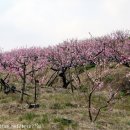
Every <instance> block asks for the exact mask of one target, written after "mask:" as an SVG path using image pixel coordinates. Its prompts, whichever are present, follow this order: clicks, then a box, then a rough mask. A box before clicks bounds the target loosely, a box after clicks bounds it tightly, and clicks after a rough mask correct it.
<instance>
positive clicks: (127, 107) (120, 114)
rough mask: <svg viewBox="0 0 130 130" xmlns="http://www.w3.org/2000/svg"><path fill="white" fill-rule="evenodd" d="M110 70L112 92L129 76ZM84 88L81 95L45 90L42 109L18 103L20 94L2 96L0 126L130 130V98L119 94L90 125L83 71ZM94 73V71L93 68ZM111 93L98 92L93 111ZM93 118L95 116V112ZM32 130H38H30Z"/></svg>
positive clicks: (42, 91) (68, 129) (120, 71)
mask: <svg viewBox="0 0 130 130" xmlns="http://www.w3.org/2000/svg"><path fill="white" fill-rule="evenodd" d="M110 68H111V71H112V72H111V74H112V75H111V76H106V77H105V79H104V80H105V82H106V85H111V86H112V87H113V88H114V87H116V86H118V85H121V84H122V82H123V80H122V79H123V78H122V77H124V75H125V73H126V72H129V71H130V70H129V69H126V68H124V67H122V68H120V69H119V68H117V69H115V68H114V67H113V66H112V67H110ZM80 69H81V70H79V71H80V72H81V75H80V77H81V81H82V83H83V85H82V86H81V89H80V91H78V90H76V91H74V93H72V92H70V91H69V90H64V89H61V91H59V90H58V89H56V90H54V89H52V88H48V87H45V88H42V89H41V93H40V95H39V96H38V103H39V104H40V108H38V109H28V108H27V106H26V104H25V103H23V104H20V103H18V100H19V97H20V96H19V95H18V94H8V95H5V94H3V93H2V92H0V114H1V116H0V123H1V124H31V125H34V124H38V125H39V126H41V127H42V128H39V130H43V129H44V130H129V129H130V96H125V95H124V93H122V92H121V93H120V97H121V99H120V100H119V99H116V100H115V102H114V103H113V104H111V105H110V107H108V108H107V109H104V110H102V111H101V114H100V116H99V117H98V120H97V122H95V123H91V122H90V121H89V117H88V109H87V107H88V104H87V99H86V98H85V96H84V93H86V94H87V91H88V86H89V84H88V82H87V81H86V80H85V75H84V70H82V69H83V68H80ZM89 69H90V70H91V71H93V70H94V69H95V68H94V67H90V68H89ZM123 86H124V84H123ZM106 94H108V91H105V90H103V91H101V92H100V91H99V92H97V93H96V94H95V95H94V96H93V97H92V99H93V107H95V108H98V107H99V106H100V105H102V103H105V102H106V101H107V98H106V96H105V95H106ZM93 114H95V113H94V112H93ZM29 130H36V128H31V129H29Z"/></svg>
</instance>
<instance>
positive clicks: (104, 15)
mask: <svg viewBox="0 0 130 130" xmlns="http://www.w3.org/2000/svg"><path fill="white" fill-rule="evenodd" d="M129 12H130V0H0V47H1V48H3V49H4V50H5V51H7V50H10V49H12V48H17V47H26V46H27V47H30V46H42V47H44V46H48V45H55V44H58V43H60V42H62V41H63V40H66V39H71V38H78V39H84V38H87V37H89V34H88V32H91V34H93V36H100V35H103V34H107V33H111V32H112V31H115V30H120V29H121V30H125V29H128V30H129V27H130V13H129Z"/></svg>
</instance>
